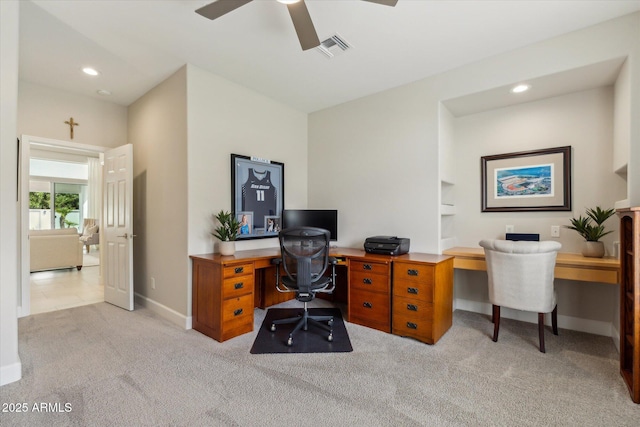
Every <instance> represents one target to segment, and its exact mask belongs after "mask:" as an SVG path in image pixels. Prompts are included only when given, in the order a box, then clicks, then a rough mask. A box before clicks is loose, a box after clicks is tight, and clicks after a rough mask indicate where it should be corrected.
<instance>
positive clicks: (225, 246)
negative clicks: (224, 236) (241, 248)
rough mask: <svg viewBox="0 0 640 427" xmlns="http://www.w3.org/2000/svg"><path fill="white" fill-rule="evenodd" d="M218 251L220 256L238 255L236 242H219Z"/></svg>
mask: <svg viewBox="0 0 640 427" xmlns="http://www.w3.org/2000/svg"><path fill="white" fill-rule="evenodd" d="M218 250H219V251H220V255H233V254H235V253H236V242H234V241H230V242H219V243H218Z"/></svg>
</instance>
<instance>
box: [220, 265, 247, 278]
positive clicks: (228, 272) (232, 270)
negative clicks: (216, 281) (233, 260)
mask: <svg viewBox="0 0 640 427" xmlns="http://www.w3.org/2000/svg"><path fill="white" fill-rule="evenodd" d="M246 275H250V276H253V263H252V262H249V263H245V264H234V265H226V266H225V267H224V278H225V279H228V278H229V277H238V276H246Z"/></svg>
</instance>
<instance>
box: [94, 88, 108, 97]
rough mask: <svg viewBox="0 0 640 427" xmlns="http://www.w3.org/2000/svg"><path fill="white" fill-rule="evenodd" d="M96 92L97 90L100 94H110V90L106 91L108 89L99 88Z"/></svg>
mask: <svg viewBox="0 0 640 427" xmlns="http://www.w3.org/2000/svg"><path fill="white" fill-rule="evenodd" d="M97 92H98V95H102V96H109V95H111V92H109V91H108V90H106V89H100V90H98V91H97Z"/></svg>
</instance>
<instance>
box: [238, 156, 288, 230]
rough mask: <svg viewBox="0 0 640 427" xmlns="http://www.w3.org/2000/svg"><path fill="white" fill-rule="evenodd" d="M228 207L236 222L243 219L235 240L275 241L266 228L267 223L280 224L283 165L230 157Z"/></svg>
mask: <svg viewBox="0 0 640 427" xmlns="http://www.w3.org/2000/svg"><path fill="white" fill-rule="evenodd" d="M231 206H232V209H233V212H235V215H236V218H238V221H239V222H241V223H242V220H243V217H245V219H246V224H245V226H244V227H243V226H242V225H241V229H240V232H239V233H238V237H237V239H236V240H249V239H260V238H268V237H277V236H278V232H275V231H267V228H268V223H269V222H268V221H269V219H271V220H272V221H276V220H277V223H278V224H280V223H281V222H280V218H281V217H282V210H283V209H284V163H281V162H276V161H273V160H268V159H263V158H259V157H250V156H244V155H240V154H231ZM243 231H244V232H243Z"/></svg>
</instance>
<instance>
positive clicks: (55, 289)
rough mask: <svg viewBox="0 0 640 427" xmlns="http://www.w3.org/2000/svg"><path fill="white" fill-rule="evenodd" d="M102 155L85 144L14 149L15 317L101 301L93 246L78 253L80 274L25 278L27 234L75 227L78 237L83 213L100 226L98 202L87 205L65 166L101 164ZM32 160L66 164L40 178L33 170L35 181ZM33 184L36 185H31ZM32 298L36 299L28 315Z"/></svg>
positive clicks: (82, 183)
mask: <svg viewBox="0 0 640 427" xmlns="http://www.w3.org/2000/svg"><path fill="white" fill-rule="evenodd" d="M107 150H108V149H107V148H105V147H100V146H93V145H88V144H79V143H73V142H67V141H59V140H53V139H49V138H42V137H33V136H28V135H23V136H22V139H21V147H20V168H21V174H20V194H21V203H20V206H21V212H22V214H21V222H22V227H21V239H20V241H21V255H22V257H21V258H22V266H21V280H20V289H19V292H18V294H19V297H20V298H19V299H20V301H19V303H18V316H19V317H24V316H28V315H29V314H36V313H38V312H44V311H53V310H56V309H64V308H70V307H73V306H79V305H85V304H92V303H95V302H99V300H102V301H104V288H103V279H102V276H103V274H102V271H103V263H102V261H101V251H100V250H98V246H95V245H94V248H95V249H93V250H92V251H90V250H89V249H90V247H86V248H83V249H82V251H83V258H84V259H87V261H86V265H87V266H86V267H83V268H82V269H81V270H77V269H72V270H69V269H64V270H49V271H43V272H37V273H31V272H30V254H29V241H28V239H29V231H30V230H31V229H36V228H40V229H58V228H67V227H78V230H79V231H80V232H82V231H84V230H83V229H82V228H83V227H82V225H83V220H84V219H85V217H87V216H89V215H86V213H87V212H92V213H91V214H90V215H91V216H97V219H98V223H100V218H101V216H102V215H101V213H102V196H101V195H100V196H99V197H97V198H96V197H94V198H93V200H89V197H86V194H87V191H86V179H85V180H82V179H78V176H69V174H71V175H73V173H72V171H71V169H73V167H72V166H73V165H71V163H72V162H69V161H68V160H69V159H73V158H76V159H81V158H82V157H85V158H92V159H97V160H96V161H99V162H100V163H102V162H103V159H104V154H103V153H104V152H105V151H107ZM38 153H40V154H38ZM42 153H46V155H42ZM34 155H35V156H36V157H40V158H43V157H46V158H51V159H58V160H59V162H58V163H64V160H66V161H67V163H66V165H64V167H63V168H62V169H63V171H61V172H51V173H45V172H42V171H43V170H45V171H46V170H47V169H46V168H44V169H38V170H34V173H36V175H32V173H31V172H32V170H31V159H32V157H34ZM41 163H42V162H41ZM78 163H81V162H78ZM40 166H41V165H40ZM53 175H55V176H53ZM32 178H33V179H32ZM34 181H37V183H36V184H34ZM34 185H35V187H34ZM38 190H41V191H38ZM34 193H36V194H34ZM47 196H48V197H47ZM47 203H48V204H49V206H48V209H47V206H45V205H46V204H47ZM91 203H93V204H94V206H92V207H91V208H90V209H89V210H88V206H87V205H88V204H91ZM34 204H38V205H39V207H40V208H42V209H31V206H32V205H34ZM96 204H97V205H96ZM87 255H88V256H87ZM83 265H84V263H83ZM32 297H34V298H36V299H35V304H34V307H33V310H32Z"/></svg>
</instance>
